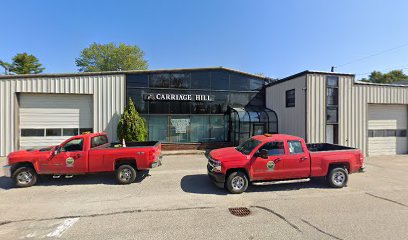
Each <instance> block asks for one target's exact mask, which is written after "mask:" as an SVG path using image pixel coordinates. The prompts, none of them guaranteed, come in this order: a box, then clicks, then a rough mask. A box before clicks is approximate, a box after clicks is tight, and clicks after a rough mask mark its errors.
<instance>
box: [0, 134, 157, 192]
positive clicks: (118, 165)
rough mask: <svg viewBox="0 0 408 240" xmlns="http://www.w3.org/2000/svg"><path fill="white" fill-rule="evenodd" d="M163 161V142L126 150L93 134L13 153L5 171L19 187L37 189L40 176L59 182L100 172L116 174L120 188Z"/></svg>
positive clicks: (130, 144)
mask: <svg viewBox="0 0 408 240" xmlns="http://www.w3.org/2000/svg"><path fill="white" fill-rule="evenodd" d="M161 159H162V157H161V144H160V143H159V142H128V143H126V147H123V146H122V145H121V144H119V143H109V142H108V137H107V136H106V134H105V133H90V134H84V135H79V136H75V137H71V138H70V139H68V140H66V141H65V142H63V143H61V144H60V145H58V146H53V147H47V148H41V149H31V150H21V151H16V152H12V153H10V154H9V155H8V157H7V162H8V163H7V165H6V166H4V167H3V171H4V173H5V176H6V177H11V178H13V181H14V183H15V185H16V186H18V187H30V186H32V185H34V184H35V183H36V182H37V178H38V175H40V174H48V175H54V177H56V178H59V177H60V176H62V175H65V177H72V176H73V175H79V174H86V173H98V172H115V173H116V178H117V180H118V182H119V183H120V184H129V183H132V182H133V181H134V180H135V179H136V174H137V173H136V171H138V170H146V169H150V168H154V167H158V166H160V165H161Z"/></svg>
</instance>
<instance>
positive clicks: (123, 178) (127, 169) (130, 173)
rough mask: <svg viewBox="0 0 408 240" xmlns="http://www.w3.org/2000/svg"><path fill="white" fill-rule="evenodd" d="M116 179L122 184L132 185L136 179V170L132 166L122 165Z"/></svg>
mask: <svg viewBox="0 0 408 240" xmlns="http://www.w3.org/2000/svg"><path fill="white" fill-rule="evenodd" d="M116 179H117V180H118V182H119V183H120V184H130V183H132V182H134V181H135V179H136V170H135V169H134V168H133V167H132V166H130V165H127V164H125V165H121V166H120V167H118V169H116Z"/></svg>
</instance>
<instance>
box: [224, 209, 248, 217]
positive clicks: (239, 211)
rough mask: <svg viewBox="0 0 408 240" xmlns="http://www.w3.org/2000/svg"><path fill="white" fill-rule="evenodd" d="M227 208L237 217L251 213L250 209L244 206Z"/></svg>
mask: <svg viewBox="0 0 408 240" xmlns="http://www.w3.org/2000/svg"><path fill="white" fill-rule="evenodd" d="M228 210H229V211H230V213H231V214H232V215H234V216H237V217H245V216H248V215H249V214H250V213H251V211H250V210H249V209H248V208H246V207H238V208H228Z"/></svg>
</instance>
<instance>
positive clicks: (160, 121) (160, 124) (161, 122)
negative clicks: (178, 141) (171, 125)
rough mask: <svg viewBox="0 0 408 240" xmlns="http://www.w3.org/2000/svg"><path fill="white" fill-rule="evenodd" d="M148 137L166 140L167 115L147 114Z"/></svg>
mask: <svg viewBox="0 0 408 240" xmlns="http://www.w3.org/2000/svg"><path fill="white" fill-rule="evenodd" d="M147 123H148V127H149V139H150V140H154V141H163V142H168V139H167V136H168V121H167V116H149V121H148V122H147Z"/></svg>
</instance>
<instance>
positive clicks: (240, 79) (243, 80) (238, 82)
mask: <svg viewBox="0 0 408 240" xmlns="http://www.w3.org/2000/svg"><path fill="white" fill-rule="evenodd" d="M230 77H231V82H230V84H231V85H230V89H231V90H236V91H248V90H249V78H247V77H246V76H244V75H242V74H236V73H233V74H230Z"/></svg>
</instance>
